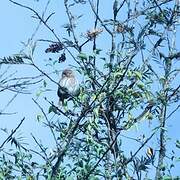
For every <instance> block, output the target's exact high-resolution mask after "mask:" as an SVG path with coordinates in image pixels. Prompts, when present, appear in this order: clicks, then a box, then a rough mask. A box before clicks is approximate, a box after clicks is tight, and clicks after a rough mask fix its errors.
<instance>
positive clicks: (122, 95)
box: [0, 0, 180, 180]
mask: <svg viewBox="0 0 180 180" xmlns="http://www.w3.org/2000/svg"><path fill="white" fill-rule="evenodd" d="M9 1H10V2H11V3H13V4H14V5H18V6H20V7H22V8H25V9H26V10H29V11H30V12H31V13H32V14H33V17H34V18H36V19H38V20H39V21H40V25H43V27H44V28H47V29H48V30H49V32H50V33H51V34H52V35H53V36H54V38H55V41H54V40H47V39H41V40H39V41H42V42H46V43H49V45H48V46H47V48H46V49H44V51H45V53H47V54H46V55H48V56H49V59H48V60H47V61H48V62H47V64H44V67H45V66H49V67H50V68H53V69H55V72H54V74H58V71H57V69H58V66H59V64H60V65H62V64H63V63H64V62H67V61H69V62H68V63H70V64H71V67H72V68H73V69H74V70H75V71H76V72H77V73H79V77H83V80H82V82H81V83H80V94H79V95H78V96H77V97H73V98H71V100H67V102H66V104H65V107H59V106H57V105H56V103H55V102H52V101H51V100H49V99H50V98H49V97H48V95H47V96H46V97H45V98H44V99H43V101H42V99H40V97H42V94H43V92H49V89H48V88H49V86H50V85H49V83H47V82H51V83H54V84H55V85H56V86H57V87H58V83H57V82H56V81H55V80H54V79H53V76H51V74H48V73H47V72H46V71H45V70H43V68H42V69H41V66H38V65H37V64H36V63H37V61H36V56H35V51H36V48H37V47H36V46H38V40H34V41H35V43H33V42H32V41H33V40H31V41H29V42H28V45H29V46H26V48H25V49H24V51H23V52H21V53H20V54H18V55H15V56H12V57H11V56H10V57H4V58H2V59H1V61H0V64H2V65H4V64H10V65H12V64H17V63H18V64H27V65H30V66H32V67H33V68H35V69H36V70H38V72H40V73H41V77H44V81H43V85H42V86H41V87H40V88H39V89H40V91H39V93H37V94H36V95H37V97H36V98H34V99H33V101H34V103H35V105H36V106H37V107H38V108H39V109H40V111H41V114H38V115H37V120H38V122H39V123H42V124H43V125H45V126H46V128H47V129H49V130H50V133H51V134H52V136H53V142H54V144H55V148H54V149H52V150H51V152H49V147H47V146H46V145H45V144H43V143H41V141H39V140H38V139H37V138H36V137H34V136H33V135H32V137H33V139H34V141H35V143H36V145H37V146H38V148H39V150H33V149H32V148H29V147H28V146H27V147H26V145H23V143H22V141H21V140H22V138H21V137H19V138H18V137H15V136H14V135H15V132H14V131H13V134H12V133H11V134H10V135H9V136H8V138H7V140H5V141H4V143H2V145H1V146H0V151H1V152H0V153H1V156H0V179H3V178H5V179H14V178H17V179H18V178H19V179H21V178H26V179H38V178H44V179H69V180H70V179H90V180H96V179H139V180H140V179H144V178H145V179H152V173H151V172H154V174H153V179H154V178H155V179H179V177H173V175H171V170H172V169H173V168H174V167H176V162H175V159H178V157H177V156H176V153H175V152H173V153H172V154H173V155H172V156H171V157H170V155H171V154H170V152H171V151H172V150H173V149H171V147H168V143H169V142H168V127H167V120H168V119H170V118H171V117H172V115H173V114H174V113H175V112H176V111H177V110H178V108H179V107H180V106H179V105H178V101H179V97H180V94H179V92H180V91H179V89H180V85H179V84H178V81H177V79H178V75H179V69H178V67H177V64H178V60H179V58H180V52H179V51H178V49H177V47H176V30H177V29H178V23H179V18H180V17H179V15H180V14H179V13H180V12H179V8H180V4H179V1H176V2H174V1H172V0H164V1H156V0H153V1H152V0H143V1H142V2H139V1H130V0H123V1H118V0H113V1H110V3H109V2H108V4H110V5H111V9H112V12H113V15H109V14H108V15H109V19H108V18H107V19H104V18H103V17H104V15H103V14H102V13H101V11H102V10H103V8H104V6H103V3H102V2H100V1H99V0H96V1H91V0H87V1H85V0H79V1H75V0H72V1H71V0H64V1H63V4H64V7H65V11H66V14H67V17H68V22H67V24H66V25H64V26H63V28H64V31H65V32H66V33H67V35H65V36H64V37H63V38H60V37H59V36H58V34H57V33H56V30H55V29H54V28H53V27H51V26H50V25H49V20H50V19H51V18H52V16H53V14H54V13H51V14H49V15H48V16H47V18H45V12H44V13H43V15H41V14H40V13H38V12H37V11H36V10H34V9H33V8H31V7H29V6H26V5H23V4H20V3H18V2H15V1H13V0H9ZM50 2H51V1H50V0H49V1H48V3H47V5H49V3H50ZM36 3H37V2H36ZM38 3H40V1H39V2H38ZM78 7H81V8H82V9H83V15H81V14H78V15H75V12H76V9H77V8H78ZM88 8H90V9H88ZM84 9H86V10H87V12H84ZM89 12H92V13H93V15H94V16H95V18H94V19H93V18H92V19H91V23H92V28H91V29H90V30H89V29H88V28H87V29H82V28H81V23H83V21H82V19H83V18H86V16H87V14H86V13H89ZM122 14H124V15H123V16H122ZM83 20H84V19H83ZM82 34H84V35H83V36H82ZM27 47H28V48H29V49H28V51H27ZM38 53H39V54H40V53H41V51H40V52H39V51H38ZM55 54H57V55H58V58H57V56H56V58H51V55H52V56H53V55H55ZM53 57H55V56H53ZM175 63H176V64H175ZM33 79H34V78H32V79H31V80H33ZM24 85H25V82H24ZM29 85H31V84H29ZM44 103H45V104H46V106H48V110H46V108H44V107H43V105H44ZM173 107H175V109H173ZM52 114H53V118H51V117H52ZM19 127H20V125H19V126H18V127H17V128H16V129H19ZM135 128H137V129H138V133H137V134H136V135H133V133H132V132H133V130H134V129H135ZM144 128H146V129H147V132H144ZM155 136H156V137H158V138H157V139H156V138H155ZM155 141H156V142H155ZM8 142H11V144H12V145H13V144H14V145H15V146H16V148H15V150H14V149H13V150H12V152H11V151H10V152H7V151H6V150H5V148H4V145H5V144H6V143H8ZM42 142H43V140H42ZM152 142H155V143H152ZM131 143H132V145H133V148H132V147H131V146H130V144H131ZM127 144H128V145H129V146H128V145H127ZM174 144H175V145H176V147H177V148H179V147H180V143H179V140H177V141H176V142H175V143H174ZM131 148H132V149H131ZM37 156H38V158H39V159H41V160H42V162H39V161H38V160H37ZM168 157H170V158H168Z"/></svg>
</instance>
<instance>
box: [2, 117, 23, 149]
mask: <svg viewBox="0 0 180 180" xmlns="http://www.w3.org/2000/svg"><path fill="white" fill-rule="evenodd" d="M24 120H25V117H24V118H23V119H22V120H21V121H20V123H19V124H18V126H17V127H16V128H15V129H14V130H12V132H11V134H10V135H9V136H8V137H7V138H6V139H5V141H4V142H3V143H2V144H1V146H0V150H1V149H2V147H3V146H4V145H5V143H7V142H8V141H9V140H10V139H11V138H12V136H13V135H14V134H15V132H16V131H17V130H18V129H19V128H20V126H21V125H22V123H23V122H24Z"/></svg>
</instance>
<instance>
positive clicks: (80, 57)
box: [78, 53, 87, 60]
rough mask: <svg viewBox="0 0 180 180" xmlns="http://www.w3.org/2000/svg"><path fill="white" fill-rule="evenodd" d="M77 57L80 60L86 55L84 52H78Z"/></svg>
mask: <svg viewBox="0 0 180 180" xmlns="http://www.w3.org/2000/svg"><path fill="white" fill-rule="evenodd" d="M78 58H79V59H81V60H86V59H87V55H86V54H85V53H79V55H78Z"/></svg>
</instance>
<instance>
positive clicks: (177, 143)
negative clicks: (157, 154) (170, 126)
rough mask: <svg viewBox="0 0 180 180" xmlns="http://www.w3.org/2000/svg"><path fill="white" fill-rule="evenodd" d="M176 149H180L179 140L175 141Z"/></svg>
mask: <svg viewBox="0 0 180 180" xmlns="http://www.w3.org/2000/svg"><path fill="white" fill-rule="evenodd" d="M176 147H177V148H180V141H179V140H177V141H176Z"/></svg>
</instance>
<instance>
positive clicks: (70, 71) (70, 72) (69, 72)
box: [62, 69, 74, 78]
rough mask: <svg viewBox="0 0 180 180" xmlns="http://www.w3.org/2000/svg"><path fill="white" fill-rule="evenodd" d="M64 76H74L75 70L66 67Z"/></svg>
mask: <svg viewBox="0 0 180 180" xmlns="http://www.w3.org/2000/svg"><path fill="white" fill-rule="evenodd" d="M63 77H69V78H70V77H74V73H73V71H72V70H71V69H65V70H63V72H62V78H63Z"/></svg>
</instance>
